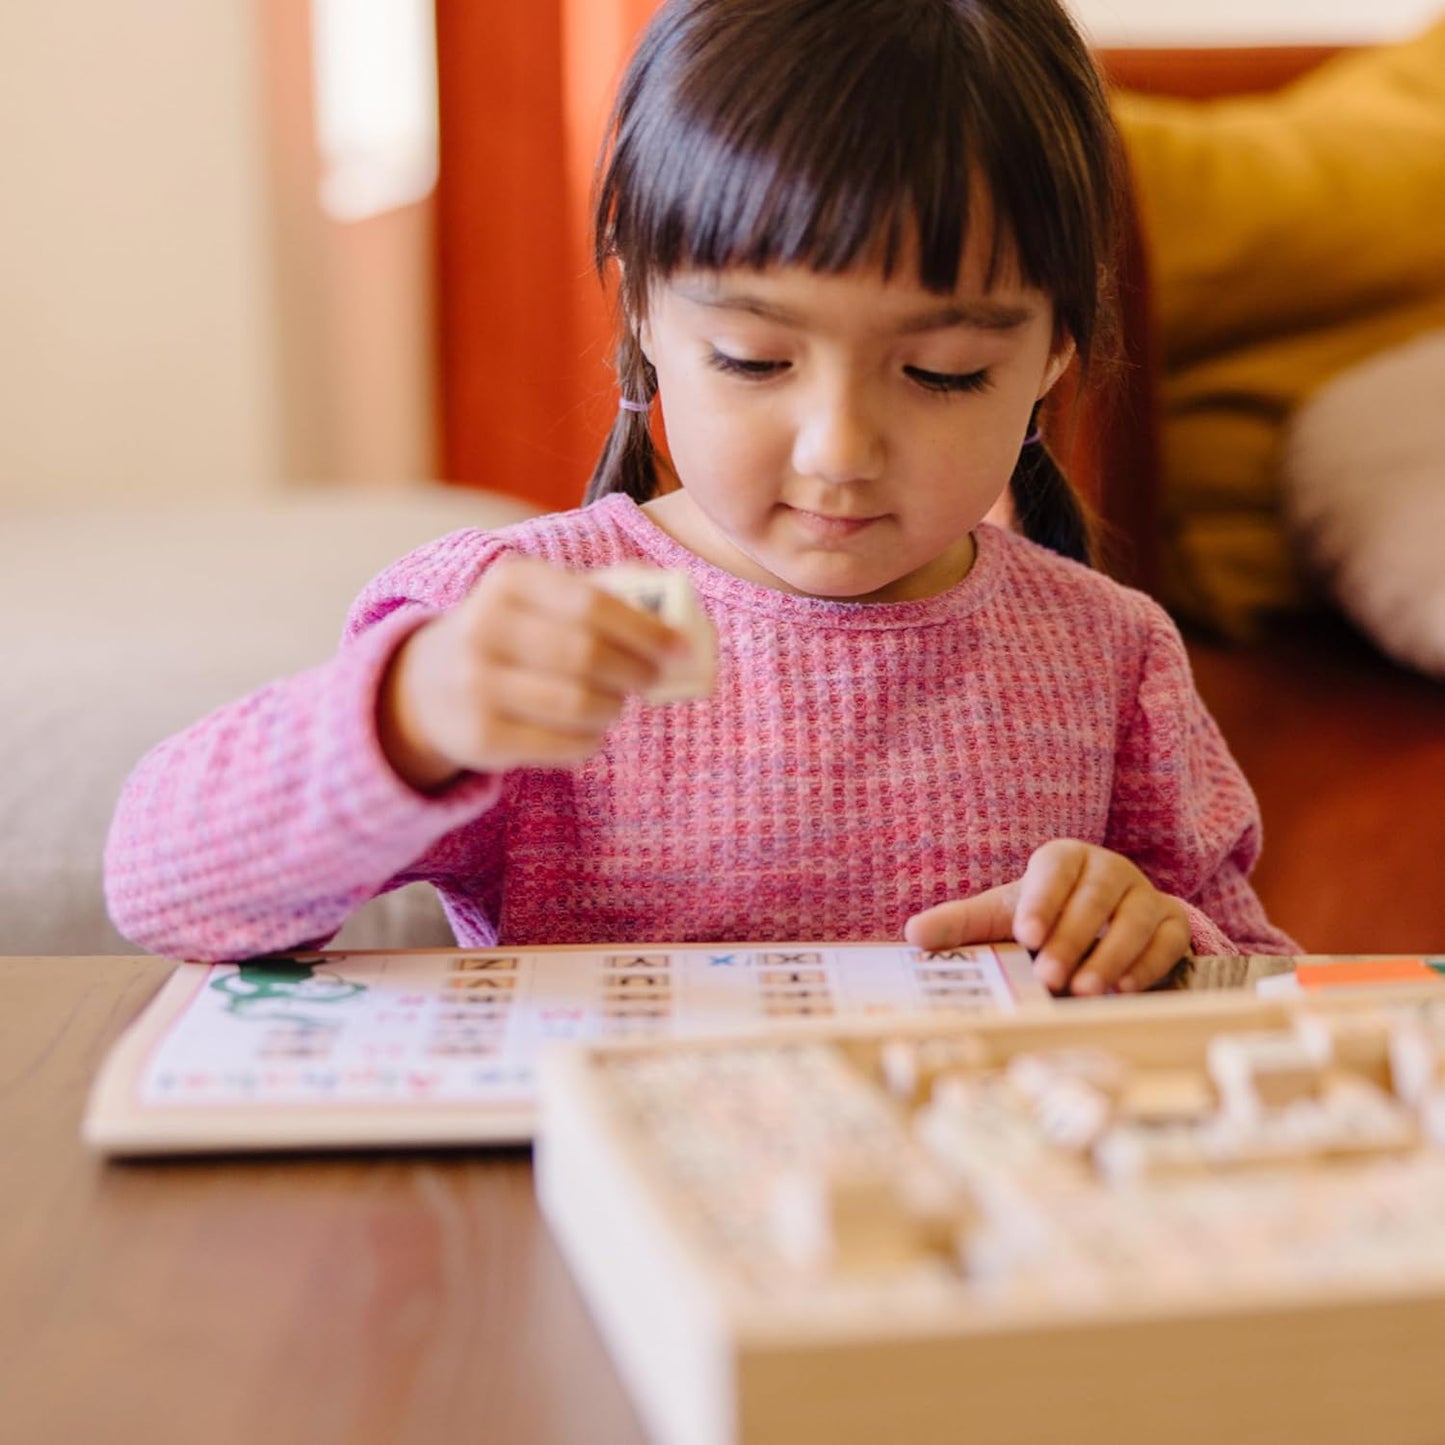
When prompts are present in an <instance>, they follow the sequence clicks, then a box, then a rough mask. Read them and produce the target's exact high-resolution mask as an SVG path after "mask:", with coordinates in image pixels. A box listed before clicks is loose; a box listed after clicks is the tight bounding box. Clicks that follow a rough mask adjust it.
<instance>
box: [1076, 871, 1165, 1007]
mask: <svg viewBox="0 0 1445 1445" xmlns="http://www.w3.org/2000/svg"><path fill="white" fill-rule="evenodd" d="M1159 924H1160V912H1159V895H1158V894H1157V893H1155V892H1154V890H1153V889H1152V888H1150V887H1149V885H1148V884H1147V883H1144V882H1140V883H1138V884H1136V885H1135V886H1134V887H1132V888H1130V889H1129V891H1128V892H1127V893H1125V894H1124V896H1123V898H1121V899H1120V900H1119V904H1118V906H1117V907H1116V908H1115V910H1114V916H1113V917H1112V918H1110V919H1109V920H1108V923H1107V926H1106V927H1105V929H1104V933H1103V935H1102V936H1101V937H1100V938H1099V940H1098V942H1097V943H1095V944H1094V947H1093V949H1092V951H1091V952H1090V953H1089V955H1088V957H1087V958H1085V959H1084V961H1083V963H1082V964H1081V965H1080V967H1079V971H1078V972H1077V973H1076V974H1075V975H1074V977H1073V982H1072V983H1071V985H1070V987H1071V990H1072V991H1073V992H1074V993H1077V994H1097V993H1107V992H1108V990H1109V989H1111V988H1113V987H1114V985H1115V984H1116V983H1117V982H1118V981H1119V979H1120V978H1122V977H1123V976H1124V974H1126V973H1127V972H1128V971H1129V970H1130V968H1131V967H1133V966H1134V964H1135V963H1137V962H1138V960H1139V959H1140V957H1141V956H1142V955H1143V953H1144V950H1145V949H1146V948H1147V947H1148V945H1149V942H1150V940H1151V939H1153V937H1154V935H1155V933H1156V931H1157V930H1158V928H1159Z"/></svg>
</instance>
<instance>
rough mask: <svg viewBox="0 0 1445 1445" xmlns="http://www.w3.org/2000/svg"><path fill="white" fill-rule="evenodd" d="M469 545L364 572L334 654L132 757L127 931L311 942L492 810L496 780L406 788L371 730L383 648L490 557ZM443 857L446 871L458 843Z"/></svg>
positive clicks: (202, 954)
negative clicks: (442, 788) (366, 579)
mask: <svg viewBox="0 0 1445 1445" xmlns="http://www.w3.org/2000/svg"><path fill="white" fill-rule="evenodd" d="M471 537H472V544H471V546H470V547H466V546H463V545H461V544H460V543H459V540H458V539H457V538H448V539H443V540H442V541H441V542H437V543H433V544H431V545H430V546H429V547H425V548H422V549H420V550H419V551H418V552H415V553H413V554H411V556H410V557H407V558H404V559H403V560H402V561H401V562H399V563H397V564H396V565H395V566H394V567H392V568H391V569H389V570H388V571H387V572H385V573H383V574H382V575H381V576H380V577H378V578H377V579H376V580H375V581H374V582H373V583H372V584H371V585H370V586H369V587H368V588H367V589H366V590H365V592H363V593H362V595H361V597H360V598H359V599H358V601H357V602H356V603H355V605H354V606H353V608H352V611H351V614H350V616H349V618H348V620H347V624H346V630H345V634H344V636H343V640H342V643H341V646H340V648H339V650H338V651H337V653H336V655H335V656H334V657H333V658H331V660H330V661H328V662H326V663H323V664H322V665H321V666H319V667H316V668H313V669H311V670H310V671H308V672H304V673H301V674H299V675H297V676H294V677H288V678H283V679H280V680H278V681H276V682H272V683H270V684H268V685H267V686H265V687H262V688H260V689H259V690H258V691H256V692H254V693H251V694H250V695H249V696H247V697H244V698H242V699H240V700H239V701H237V702H234V703H231V704H229V705H228V706H225V707H222V708H220V709H219V710H217V711H216V712H214V713H211V714H210V715H209V716H207V717H205V718H202V719H201V720H200V721H199V722H197V723H195V724H193V725H192V726H191V727H189V728H187V729H186V730H185V731H183V732H181V733H178V734H177V735H176V736H174V737H172V738H170V739H168V740H167V741H165V742H163V743H161V744H160V745H159V746H158V747H156V748H154V749H153V750H152V751H151V752H150V753H148V754H147V755H146V756H145V757H144V758H143V759H142V760H141V761H140V763H139V764H138V765H137V766H136V768H135V770H134V771H133V772H132V774H131V776H130V777H129V778H128V779H127V781H126V783H125V785H124V787H123V789H122V792H121V796H120V800H119V802H118V804H117V807H116V812H115V816H114V818H113V820H112V823H111V829H110V835H109V838H108V840H107V844H106V852H105V889H106V901H107V905H108V907H109V909H110V913H111V917H112V919H113V920H114V922H115V925H116V927H117V928H118V929H120V931H121V932H122V933H123V934H125V936H126V937H127V938H129V939H131V940H132V941H133V942H135V943H137V944H139V945H140V946H141V947H143V948H146V949H148V950H151V951H152V952H155V953H160V954H164V955H166V956H169V957H172V958H185V959H197V960H221V959H232V958H246V957H252V956H254V955H257V954H263V953H272V952H276V951H278V950H283V949H289V948H296V947H300V946H308V947H309V946H316V945H319V944H320V943H323V942H325V941H326V940H327V939H329V938H330V937H331V936H332V934H334V933H335V932H336V930H337V929H338V928H340V926H341V925H342V924H343V923H344V922H345V921H346V919H347V917H348V916H349V915H350V914H351V913H352V912H354V911H355V910H356V909H357V908H358V907H359V906H360V905H361V904H362V903H364V902H366V901H367V900H368V899H370V898H372V897H374V896H376V895H377V894H379V893H383V892H385V891H387V890H388V889H389V888H393V887H396V886H399V885H400V884H401V883H404V882H409V881H412V880H413V879H415V878H424V877H430V876H431V873H430V871H429V870H428V868H427V867H426V865H425V861H424V860H425V855H427V854H428V851H429V850H431V849H432V848H433V846H434V845H435V844H436V843H437V842H438V841H439V840H441V839H442V838H444V837H445V836H446V835H447V834H449V833H450V832H452V830H455V829H457V828H459V827H460V826H461V825H462V824H464V823H466V822H468V821H470V820H472V819H474V818H476V817H478V816H479V815H480V814H481V813H483V812H485V811H486V810H487V809H488V808H489V807H490V806H491V805H492V804H493V803H494V802H495V800H496V798H497V797H498V795H499V793H500V789H501V781H500V779H498V778H495V777H474V778H467V779H464V780H463V781H461V782H460V783H458V784H457V785H455V786H454V787H453V788H451V789H449V790H448V791H447V792H445V793H444V794H442V795H440V796H425V795H422V794H420V793H417V792H415V791H414V790H412V789H411V788H410V787H408V786H407V785H406V784H405V783H404V782H403V781H402V780H401V779H400V778H398V777H397V776H396V774H395V773H394V772H393V771H392V769H391V767H390V765H389V764H388V762H387V760H386V757H385V755H384V754H383V752H382V749H381V745H380V742H379V740H378V737H377V730H376V704H377V694H378V690H379V687H380V683H381V679H382V676H383V674H384V673H385V670H386V667H387V664H388V663H389V661H390V659H391V657H392V654H393V653H394V652H395V651H396V649H397V648H398V647H399V646H400V645H401V643H402V642H403V641H404V640H405V639H406V638H407V637H408V636H409V635H410V634H411V633H412V632H413V631H414V630H415V629H416V628H417V627H419V626H421V625H422V624H423V623H424V622H426V621H427V620H428V619H429V618H430V617H432V616H434V615H436V613H438V612H439V611H441V610H443V609H444V608H446V607H447V606H450V605H453V604H454V603H455V602H456V601H458V600H460V598H461V597H462V596H464V595H465V594H466V592H467V591H468V590H469V588H470V585H471V583H472V582H473V581H474V580H475V578H476V576H477V575H479V574H480V571H481V570H482V568H483V567H484V566H485V565H487V563H488V562H489V561H491V560H493V558H494V557H495V556H496V555H497V552H498V550H499V549H497V548H495V547H491V546H489V545H486V544H483V545H482V546H480V547H478V546H477V545H476V540H475V538H476V534H471ZM463 556H465V563H464V564H463V563H462V561H461V559H462V557H463ZM441 851H442V852H443V853H444V854H445V855H446V856H447V857H449V858H452V861H453V862H454V863H455V862H456V861H457V856H458V855H459V852H458V850H456V849H452V850H441ZM461 861H462V865H463V866H471V864H472V863H474V862H475V860H467V859H463V860H461Z"/></svg>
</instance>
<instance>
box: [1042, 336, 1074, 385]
mask: <svg viewBox="0 0 1445 1445" xmlns="http://www.w3.org/2000/svg"><path fill="white" fill-rule="evenodd" d="M1076 349H1077V348H1076V347H1075V346H1074V339H1073V337H1071V336H1065V337H1064V338H1063V339H1062V340H1061V341H1060V342H1059V344H1058V346H1056V347H1055V348H1054V351H1053V354H1052V355H1051V356H1050V357H1049V364H1048V366H1047V367H1045V368H1044V379H1043V382H1042V383H1041V384H1040V386H1039V394H1038V398H1037V399H1038V400H1039V401H1042V400H1043V399H1044V398H1045V397H1046V396H1047V395H1048V394H1049V393H1050V392H1051V391H1052V390H1053V389H1054V384H1055V382H1057V381H1058V379H1059V378H1060V377H1061V376H1062V375H1063V374H1064V373H1065V372H1066V371H1067V370H1068V369H1069V363H1070V362H1071V361H1072V360H1073V359H1074V352H1075V350H1076Z"/></svg>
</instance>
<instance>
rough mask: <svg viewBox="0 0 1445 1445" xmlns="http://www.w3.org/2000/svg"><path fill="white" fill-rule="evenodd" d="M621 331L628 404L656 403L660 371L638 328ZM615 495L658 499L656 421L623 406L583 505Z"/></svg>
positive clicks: (620, 369)
mask: <svg viewBox="0 0 1445 1445" xmlns="http://www.w3.org/2000/svg"><path fill="white" fill-rule="evenodd" d="M621 330H622V339H621V340H620V341H619V343H618V346H617V384H618V388H619V390H620V391H621V394H622V398H623V400H625V401H634V402H642V403H650V402H651V401H652V399H653V397H655V396H656V395H657V373H656V372H655V371H653V369H652V366H651V364H650V363H649V362H648V360H647V358H646V357H645V356H644V355H643V354H642V346H641V344H640V343H639V342H638V339H637V334H636V332H635V331H634V330H633V329H632V327H631V326H630V325H626V324H624V325H623V326H622V328H621ZM612 492H624V493H626V495H627V496H629V497H631V498H632V500H633V501H634V502H647V501H650V500H651V499H652V498H653V497H655V496H656V495H657V448H656V447H655V446H654V445H653V442H652V425H651V418H650V416H649V414H648V413H647V412H645V411H637V410H633V409H630V408H627V407H619V408H618V411H617V419H616V421H614V422H613V423H612V430H611V431H610V432H609V433H608V434H607V440H606V442H605V443H604V444H603V447H602V455H601V456H600V457H598V458H597V466H596V467H595V468H594V470H593V472H592V480H591V481H589V482H588V483H587V491H586V494H585V495H584V497H583V503H584V505H590V504H591V503H593V502H595V501H597V500H599V499H600V498H602V497H605V496H608V495H609V494H610V493H612Z"/></svg>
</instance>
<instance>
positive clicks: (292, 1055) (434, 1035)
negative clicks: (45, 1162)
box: [85, 943, 1049, 1153]
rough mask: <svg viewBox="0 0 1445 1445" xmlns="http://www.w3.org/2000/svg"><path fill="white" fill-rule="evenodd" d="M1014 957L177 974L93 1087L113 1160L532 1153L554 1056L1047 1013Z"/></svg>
mask: <svg viewBox="0 0 1445 1445" xmlns="http://www.w3.org/2000/svg"><path fill="white" fill-rule="evenodd" d="M1048 998H1049V995H1048V993H1047V991H1046V990H1045V989H1044V988H1043V987H1042V986H1041V985H1040V984H1038V983H1037V982H1036V981H1035V979H1034V978H1033V974H1032V970H1031V966H1030V962H1029V956H1028V954H1027V953H1026V952H1024V951H1023V950H1022V949H1020V948H1017V947H1014V946H1012V945H1007V946H1005V945H1000V946H998V947H996V948H989V947H981V948H968V949H959V950H955V951H953V952H949V953H937V954H925V953H919V952H918V951H917V950H915V949H911V948H907V947H904V946H902V945H899V944H846V945H840V944H818V943H764V944H749V945H745V946H743V945H737V946H734V945H685V946H678V945H670V944H650V945H642V946H639V945H626V946H615V947H614V946H604V947H597V948H578V947H566V948H545V949H526V950H522V949H518V950H507V949H494V950H475V951H472V950H467V951H463V950H422V951H415V952H404V953H378V952H353V953H346V952H334V953H301V954H294V955H290V956H288V957H285V958H272V959H257V960H254V961H251V962H248V963H242V964H214V965H204V964H182V965H181V966H180V967H178V968H177V970H176V971H175V973H174V974H173V975H172V976H171V977H170V979H169V980H168V981H167V983H166V984H165V985H164V987H163V988H162V990H161V992H160V994H159V995H158V996H157V997H156V999H155V1000H154V1001H153V1003H152V1004H151V1006H150V1007H149V1008H148V1009H147V1010H146V1012H145V1013H144V1014H143V1015H142V1017H141V1019H140V1020H138V1021H137V1023H136V1025H134V1026H133V1028H132V1030H131V1031H130V1033H128V1034H127V1035H126V1037H125V1038H123V1039H122V1040H121V1041H120V1043H119V1044H117V1046H116V1049H115V1050H114V1052H113V1054H112V1056H111V1057H110V1058H109V1059H108V1060H107V1062H106V1065H105V1068H104V1069H103V1071H102V1073H101V1075H100V1077H99V1078H98V1080H97V1083H96V1087H95V1089H94V1091H93V1093H92V1098H91V1104H90V1108H89V1111H88V1113H87V1117H86V1122H85V1134H86V1138H87V1139H88V1140H89V1141H90V1142H91V1143H92V1144H93V1145H95V1146H96V1147H97V1148H100V1149H102V1150H105V1151H107V1152H112V1153H125V1152H147V1153H162V1152H180V1151H193V1150H208V1151H209V1150H229V1149H271V1148H299V1147H311V1146H315V1147H325V1146H328V1145H329V1146H337V1147H365V1146H370V1145H376V1146H381V1145H408V1144H448V1143H450V1144H462V1143H471V1144H475V1143H486V1142H491V1143H508V1142H524V1141H526V1140H527V1139H529V1138H530V1137H531V1134H532V1128H533V1117H534V1068H535V1064H536V1061H537V1058H538V1056H539V1054H540V1052H541V1051H542V1050H543V1049H544V1048H545V1047H546V1046H547V1045H549V1044H551V1043H553V1042H556V1041H559V1040H569V1039H570V1040H579V1039H580V1040H594V1039H608V1038H651V1037H668V1036H687V1035H706V1034H715V1033H726V1032H728V1031H736V1030H749V1029H756V1028H759V1027H764V1028H767V1027H773V1028H785V1027H787V1026H790V1025H797V1024H801V1023H805V1022H808V1021H817V1020H827V1019H836V1018H882V1017H886V1016H888V1015H892V1014H899V1013H902V1012H915V1011H919V1010H922V1011H929V1012H932V1013H935V1014H948V1015H955V1016H958V1015H972V1014H977V1013H983V1012H992V1011H995V1010H1000V1009H1003V1010H1011V1009H1015V1008H1017V1007H1019V1006H1020V1005H1021V1004H1025V1003H1036V1004H1038V1003H1046V1002H1047V1001H1048Z"/></svg>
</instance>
